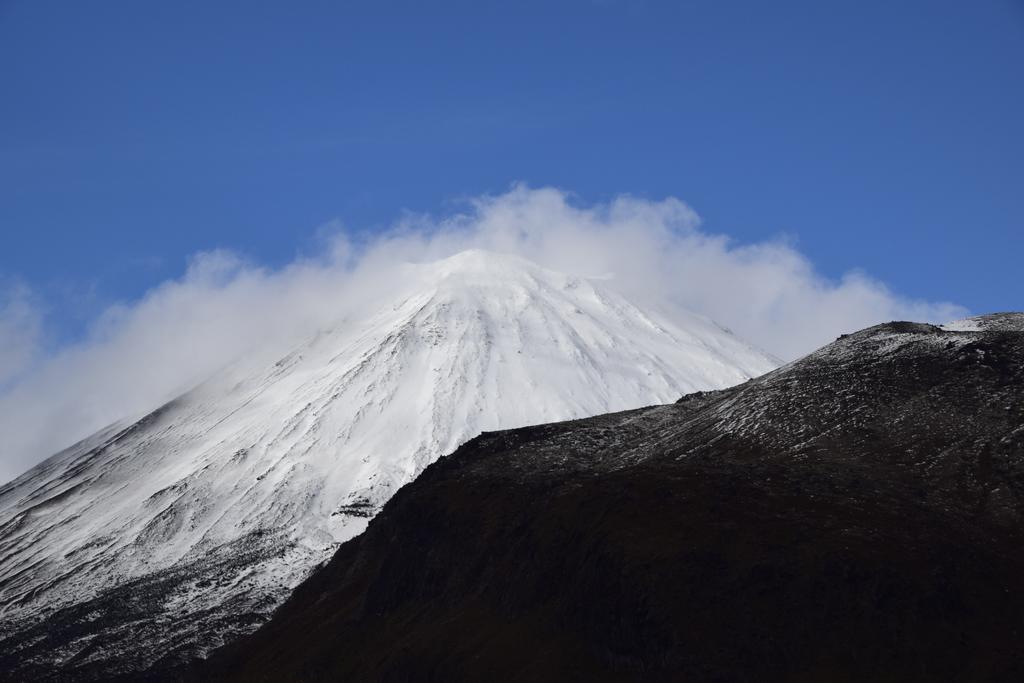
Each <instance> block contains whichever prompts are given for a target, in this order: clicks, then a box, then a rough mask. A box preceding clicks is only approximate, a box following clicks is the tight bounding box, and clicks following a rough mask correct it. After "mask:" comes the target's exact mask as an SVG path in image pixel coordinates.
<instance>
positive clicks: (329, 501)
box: [0, 251, 776, 672]
mask: <svg viewBox="0 0 1024 683" xmlns="http://www.w3.org/2000/svg"><path fill="white" fill-rule="evenodd" d="M403 281H406V282H408V286H407V287H404V294H402V295H401V296H399V297H397V298H396V299H395V300H394V301H393V302H392V303H391V305H388V306H385V307H382V308H381V309H380V310H379V311H378V312H376V313H375V314H373V315H370V316H367V317H366V318H364V319H360V320H346V321H343V322H342V323H340V324H338V325H337V326H336V327H335V328H334V329H331V330H329V331H326V332H323V333H321V334H319V335H318V336H317V337H316V338H314V339H311V340H310V341H309V342H308V343H307V344H305V345H303V346H302V347H300V348H298V349H296V350H295V351H294V352H292V353H290V354H289V355H287V356H285V357H284V358H281V359H280V360H279V361H277V362H276V363H274V364H273V365H271V366H270V367H267V368H264V369H262V370H261V371H259V372H255V373H252V372H248V371H247V370H245V368H244V366H241V365H239V366H236V367H234V368H231V369H228V370H225V371H224V372H223V373H221V374H220V375H219V376H217V377H215V378H213V379H211V380H210V381H208V382H206V383H205V384H204V385H202V386H200V387H198V388H197V389H195V390H194V391H191V392H189V393H188V394H186V395H184V396H182V397H180V398H178V399H176V400H174V401H172V402H171V403H169V404H167V405H166V406H164V407H162V408H160V409H159V410H157V411H155V412H154V413H152V414H150V415H149V416H147V417H145V418H143V419H142V420H140V421H138V422H136V423H135V424H132V425H130V426H115V427H111V428H108V429H107V430H104V431H101V432H100V433H98V434H96V435H94V436H92V437H90V438H88V439H86V440H85V441H83V442H81V443H80V444H78V445H76V446H74V447H72V448H69V449H67V450H65V451H63V452H61V453H59V454H57V455H55V456H54V457H52V458H50V459H49V460H47V461H46V462H44V463H42V464H40V465H39V466H37V467H36V468H34V469H33V470H31V471H29V472H28V473H26V474H25V475H23V476H21V477H20V478H18V479H17V480H15V481H13V482H11V483H10V484H7V485H6V486H4V487H2V488H0V621H2V622H3V624H4V626H2V627H0V647H7V648H8V649H10V648H16V649H17V648H22V652H23V656H24V657H26V658H38V659H40V662H41V663H42V664H47V665H50V664H56V665H61V666H65V667H69V668H70V667H79V668H81V667H86V668H88V667H92V668H93V669H95V670H96V671H107V672H109V670H107V669H103V667H104V666H107V665H108V663H110V662H117V663H116V666H115V665H114V664H111V665H110V666H115V668H117V669H118V670H122V669H124V668H125V667H127V668H128V670H130V669H131V668H133V667H142V666H145V665H147V664H148V663H149V662H151V661H153V660H154V659H156V658H158V657H160V656H162V655H165V654H167V653H176V654H182V655H187V654H194V653H197V652H199V653H201V652H204V651H206V650H208V649H209V648H211V647H213V646H216V645H218V644H219V643H217V642H192V641H191V640H190V637H189V633H190V632H191V631H190V628H189V625H190V624H193V625H194V624H195V622H196V621H197V620H216V622H217V624H218V627H217V628H215V629H207V632H209V631H210V630H213V631H220V632H221V633H222V634H224V637H225V638H227V637H230V636H231V635H232V634H235V633H238V632H243V631H248V630H251V629H252V628H254V627H255V626H256V625H257V624H258V623H259V622H260V621H262V620H263V619H264V618H265V617H266V615H267V614H268V613H269V612H270V611H271V610H272V609H273V608H274V607H275V606H276V605H277V604H279V603H280V601H281V600H282V599H283V598H284V597H285V596H286V595H287V593H288V591H289V590H290V589H291V588H292V587H293V586H295V585H296V584H297V583H298V582H299V581H301V580H302V578H303V577H304V576H305V575H306V574H307V573H308V572H309V571H310V569H311V568H312V567H314V566H315V565H316V564H318V563H320V562H322V561H323V560H325V559H326V558H328V557H329V556H330V555H331V553H332V552H333V550H334V549H335V548H336V547H337V546H338V544H340V543H341V542H343V541H345V540H347V539H349V538H351V537H353V536H354V535H356V534H358V533H360V532H361V531H362V530H363V529H364V528H365V527H366V524H367V522H368V519H369V518H370V517H372V516H373V515H374V514H375V512H376V511H377V510H378V509H379V508H380V506H381V505H382V504H383V503H384V502H385V501H386V500H387V499H388V498H389V497H390V496H391V495H392V494H393V493H394V491H395V490H396V489H397V488H398V487H400V486H402V485H403V484H405V483H408V482H409V481H411V480H412V479H413V478H414V477H415V476H416V475H417V474H418V473H419V472H420V471H422V469H423V468H424V467H426V466H427V465H428V464H429V463H430V462H432V461H433V460H435V459H436V458H437V457H439V456H440V455H442V454H444V453H447V452H450V451H452V450H454V449H455V448H456V447H457V446H458V445H460V444H461V443H463V442H465V441H466V440H468V439H469V438H471V437H473V436H475V435H477V434H479V433H480V432H481V431H487V430H494V429H502V428H509V427H517V426H523V425H527V424H533V423H539V422H550V421H555V420H563V419H569V418H576V417H583V416H588V415H595V414H598V413H605V412H609V411H615V410H622V409H626V408H635V407H639V406H642V405H646V404H651V403H658V402H668V401H673V400H675V399H677V398H678V397H679V396H680V395H682V394H685V393H688V392H691V391H695V390H702V389H711V388H722V387H725V386H729V385H732V384H736V383H739V382H742V381H744V380H746V379H748V378H750V377H753V376H756V375H759V374H761V373H764V372H766V371H767V370H770V369H771V368H772V367H774V366H775V365H776V363H775V362H774V361H773V360H772V359H771V358H769V357H767V356H765V355H764V354H763V353H761V352H759V351H757V350H755V349H753V348H751V347H749V346H748V345H746V344H744V343H742V342H741V341H739V340H737V339H735V338H734V337H733V336H732V335H731V334H729V333H728V332H727V331H725V330H724V329H722V328H721V327H719V326H717V325H715V324H714V323H712V322H710V321H708V320H706V319H704V318H701V317H699V316H695V315H688V314H679V315H676V316H673V320H668V319H666V318H665V317H662V316H659V315H656V314H654V313H651V312H645V311H643V310H641V309H640V308H638V307H637V306H634V305H632V304H631V303H629V302H628V301H626V300H625V299H623V298H622V297H620V296H618V295H616V294H614V293H612V292H610V291H607V290H606V289H604V288H602V287H601V285H600V283H591V282H589V281H587V280H584V279H580V278H577V277H573V276H568V275H564V274H560V273H555V272H552V271H549V270H545V269H543V268H540V267H539V266H536V265H534V264H531V263H529V262H527V261H523V260H521V259H518V258H515V257H509V256H499V255H495V254H491V253H487V252H480V251H470V252H463V253H461V254H458V255H456V256H453V257H451V258H448V259H445V260H443V261H439V262H436V263H432V264H426V265H415V266H413V265H410V266H409V267H408V268H407V270H406V271H405V272H404V276H403ZM126 587H128V588H126ZM129 588H130V590H129ZM140 596H142V597H140ZM115 598H116V599H115ZM133 601H134V602H133ZM126 605H127V607H126ZM133 605H134V607H133ZM119 610H120V611H119ZM124 610H128V611H127V612H124ZM132 610H134V611H132ZM69 623H74V624H76V628H77V629H78V630H76V631H75V634H76V635H75V637H69V638H68V639H65V640H64V641H62V643H61V645H60V646H59V647H57V646H56V645H53V646H52V647H50V648H40V647H36V646H33V645H32V643H36V644H38V642H40V641H39V638H44V635H42V634H46V636H45V637H52V634H53V633H54V632H55V629H59V628H63V627H64V626H65V625H66V624H69ZM37 636H38V637H37ZM5 639H6V643H5ZM129 650H130V651H131V652H132V662H131V663H127V664H126V663H125V661H123V655H124V653H125V652H126V651H129ZM119 657H121V658H122V660H121V661H119V660H118V658H119ZM43 660H46V661H43ZM83 670H84V669H83ZM111 670H112V669H111Z"/></svg>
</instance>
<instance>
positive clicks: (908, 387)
mask: <svg viewBox="0 0 1024 683" xmlns="http://www.w3.org/2000/svg"><path fill="white" fill-rule="evenodd" d="M1022 513H1024V315H1022V314H998V315H993V316H983V317H980V318H976V319H972V320H969V321H966V322H962V323H960V324H958V325H951V326H949V327H948V329H943V328H940V327H935V326H931V325H922V324H914V323H891V324H886V325H880V326H876V327H873V328H870V329H867V330H864V331H861V332H858V333H856V334H853V335H849V336H845V337H843V338H840V339H839V340H837V341H836V342H835V343H833V344H831V345H829V346H827V347H825V348H824V349H822V350H820V351H818V352H816V353H814V354H811V355H810V356H808V357H806V358H804V359H802V360H800V361H797V362H795V363H791V364H789V365H787V366H785V367H783V368H780V369H779V370H777V371H775V372H772V373H770V374H768V375H765V376H763V377H761V378H758V379H755V380H751V381H749V382H747V383H746V384H743V385H741V386H738V387H735V388H732V389H726V390H722V391H717V392H707V393H700V394H691V395H689V396H686V397H684V398H683V399H682V400H681V401H680V402H678V403H676V404H674V405H666V406H657V407H651V408H645V409H640V410H633V411H628V412H623V413H615V414H609V415H604V416H600V417H596V418H591V419H586V420H578V421H573V422H564V423H558V424H551V425H544V426H539V427H530V428H525V429H517V430H511V431H506V432H494V433H487V434H484V435H482V436H480V437H478V438H476V439H474V440H472V441H471V442H469V443H467V444H465V445H464V446H462V447H461V448H459V449H458V450H457V451H456V452H455V453H454V454H453V455H451V456H449V457H447V458H444V459H442V460H441V461H439V462H437V463H436V464H434V465H431V466H430V467H429V468H427V470H426V471H425V472H424V473H423V474H422V475H421V476H420V478H419V479H417V480H416V481H415V482H414V483H412V484H410V485H409V486H407V487H405V488H403V489H402V490H401V491H399V492H398V494H397V495H396V496H395V497H394V498H393V499H392V500H391V501H390V502H389V503H388V504H387V505H386V506H385V507H384V509H383V511H382V512H381V513H380V515H379V516H378V517H377V518H376V519H374V520H373V522H372V523H371V524H370V526H369V528H368V530H367V531H366V532H365V533H364V534H363V535H362V536H360V537H358V538H356V539H354V540H352V541H350V542H348V543H345V544H344V545H342V546H341V548H340V549H339V550H338V552H337V553H336V554H335V555H334V557H333V559H331V560H330V562H329V563H327V564H326V565H325V566H323V567H322V568H321V569H319V570H318V571H316V572H315V573H314V574H313V575H312V576H311V577H310V578H309V579H308V580H307V581H306V582H304V583H303V584H302V585H300V586H299V588H298V589H297V590H296V591H295V593H294V594H293V595H292V596H291V598H290V599H289V600H288V601H287V602H286V603H285V604H284V605H282V607H281V608H280V609H279V610H278V611H277V612H276V613H275V614H274V616H273V618H272V619H271V620H270V622H269V623H267V624H266V625H265V626H263V627H262V628H261V629H259V630H258V631H257V632H256V633H254V634H253V635H251V636H249V637H247V638H245V639H243V640H241V641H239V642H237V643H235V644H233V645H229V646H227V647H226V648H223V649H221V650H219V651H218V652H216V653H215V655H214V657H212V658H211V660H209V661H207V662H204V663H202V664H201V665H198V666H197V667H196V668H195V670H193V671H191V672H188V675H189V676H196V677H200V678H217V679H230V680H239V681H242V680H245V681H249V680H300V681H319V680H395V681H404V680H438V681H441V680H445V681H450V680H495V679H499V680H513V679H514V680H561V679H565V678H569V679H577V680H584V679H585V680H602V679H604V680H667V679H672V680H740V681H742V680H751V681H753V680H794V681H797V680H806V681H815V680H850V681H853V680H865V679H870V680H938V679H941V680H968V679H969V680H1024V661H1022V659H1021V657H1020V652H1021V649H1022V645H1024V640H1022V639H1024V544H1022V541H1024V538H1022V536H1024V534H1022V529H1024V527H1022V524H1021V521H1022ZM152 673H154V674H157V673H164V674H170V675H177V674H178V673H180V672H175V671H164V672H160V671H153V672H152Z"/></svg>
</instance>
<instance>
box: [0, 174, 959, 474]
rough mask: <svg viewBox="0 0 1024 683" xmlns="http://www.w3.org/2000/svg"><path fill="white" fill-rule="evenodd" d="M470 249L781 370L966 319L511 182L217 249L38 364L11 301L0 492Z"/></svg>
mask: <svg viewBox="0 0 1024 683" xmlns="http://www.w3.org/2000/svg"><path fill="white" fill-rule="evenodd" d="M470 248H478V249H486V250H491V251H497V252H502V253H511V254H515V255H518V256H522V257H524V258H527V259H529V260H532V261H535V262H537V263H539V264H540V265H543V266H546V267H549V268H552V269H555V270H560V271H565V272H569V273H573V274H576V275H580V276H585V277H600V278H602V279H604V280H606V284H608V285H610V286H612V287H615V288H617V289H619V290H620V291H621V292H622V293H623V294H625V295H627V296H630V297H632V298H634V299H635V300H638V301H640V302H642V303H645V304H647V305H650V306H656V307H660V308H663V309H671V308H672V307H676V306H681V307H685V308H688V309H690V310H692V311H695V312H697V313H701V314H704V315H706V316H708V317H710V318H712V319H714V320H716V321H717V322H719V323H721V324H722V325H725V326H727V327H729V328H730V329H732V330H733V331H734V332H735V333H736V334H737V335H739V336H740V337H742V338H744V339H746V340H747V341H749V342H751V343H753V344H755V345H758V346H760V347H761V348H763V349H765V350H767V351H769V352H771V353H773V354H775V355H777V356H779V357H780V358H783V359H787V360H788V359H792V358H795V357H797V356H799V355H801V354H803V353H806V352H808V351H811V350H813V349H814V348H816V347H818V346H820V345H821V344H823V343H826V342H828V341H829V340H831V339H832V338H834V337H835V336H837V335H838V334H840V333H843V332H849V331H852V330H855V329H859V328H861V327H865V326H867V325H870V324H874V323H877V322H881V321H886V320H893V319H913V320H932V321H938V320H949V319H953V318H956V317H960V316H962V315H964V314H965V313H966V311H964V310H963V309H962V308H960V307H957V306H954V305H952V304H947V303H932V302H925V301H913V300H908V299H906V298H903V297H900V296H898V295H896V294H894V293H893V292H891V291H890V290H889V289H888V288H887V287H886V286H885V285H884V284H882V283H880V282H878V281H876V280H873V279H871V278H870V277H869V276H867V275H865V274H863V273H850V274H848V275H846V276H844V277H843V278H842V279H840V280H839V281H832V280H829V279H827V278H825V277H823V276H821V275H820V274H819V273H817V272H816V270H815V268H814V266H813V264H812V263H810V261H808V259H807V258H806V257H804V256H803V255H802V254H800V253H799V252H798V251H797V250H795V249H794V248H793V247H792V246H790V245H787V244H786V243H784V242H765V243H758V244H735V243H733V242H732V241H731V240H730V239H729V238H728V237H727V236H724V235H716V234H711V233H708V232H705V231H703V230H702V229H701V226H700V220H699V218H698V216H697V214H696V213H695V212H694V211H693V210H692V209H691V208H690V207H688V206H687V205H686V204H685V203H683V202H681V201H679V200H677V199H672V198H669V199H665V200H661V201H649V200H645V199H638V198H634V197H628V196H624V197H619V198H617V199H615V200H613V201H611V202H608V203H603V204H594V205H580V204H579V203H577V202H574V201H572V198H571V197H570V196H569V195H568V194H566V193H565V192H562V191H560V190H557V189H552V188H539V189H533V188H528V187H526V186H515V187H513V188H512V189H511V190H510V191H509V192H507V193H504V194H500V195H493V196H484V197H478V198H474V199H471V200H468V201H467V203H466V204H465V208H464V209H463V210H462V211H459V212H456V213H452V214H449V215H446V216H442V217H435V216H424V215H406V216H405V217H403V218H402V219H401V220H399V221H398V222H397V223H396V224H395V225H394V226H393V227H392V228H390V229H389V230H387V231H384V232H381V233H375V234H372V235H365V234H364V235H360V234H352V233H348V232H345V231H342V230H340V229H334V230H328V231H327V233H326V236H325V238H324V240H323V248H322V249H321V250H320V252H319V253H316V254H313V255H310V256H306V257H303V258H299V259H296V260H295V261H293V262H292V263H290V264H288V265H287V266H285V267H282V268H278V269H271V268H266V267H263V266H261V265H259V264H255V263H252V262H249V261H247V260H245V259H244V258H243V257H241V256H239V255H237V254H234V253H231V252H227V251H215V252H204V253H201V254H198V255H196V256H194V257H193V258H192V259H191V260H190V262H189V264H188V267H187V268H186V270H185V272H184V273H183V275H182V276H181V277H180V278H177V279H175V280H171V281H168V282H164V283H162V284H160V285H159V286H157V287H155V288H153V289H152V290H150V291H149V292H147V293H146V294H145V295H144V296H143V297H141V298H140V299H139V300H137V301H134V302H130V303H123V304H118V305H114V306H111V307H110V308H109V309H108V310H106V311H105V312H104V313H103V315H102V316H100V318H99V319H98V320H96V321H94V323H93V325H92V326H91V329H90V332H89V333H88V334H87V335H86V337H85V339H83V340H81V341H80V342H77V343H75V344H72V345H69V346H66V347H64V348H60V349H57V350H55V351H51V352H49V353H47V354H43V352H42V348H43V346H42V342H43V340H42V333H41V330H42V321H43V314H42V312H41V308H40V307H39V305H38V303H37V302H35V301H34V300H33V298H32V296H31V293H30V292H28V291H27V290H26V289H24V288H19V289H11V290H9V291H8V292H7V294H6V295H0V430H2V432H3V433H4V434H5V444H4V446H3V447H2V448H3V450H2V451H0V482H2V481H5V480H7V479H10V478H13V477H14V476H16V475H17V474H19V473H20V472H22V471H24V470H25V469H26V468H28V467H30V466H31V465H32V464H34V463H36V462H38V461H40V460H41V459H43V458H44V457H46V456H48V455H50V454H52V453H54V452H56V451H57V450H59V449H60V448H63V447H66V446H68V445H70V444H71V443H72V442H74V441H75V440H77V439H80V438H83V437H84V436H86V435H88V434H90V433H92V432H93V431H95V430H97V429H100V428H102V427H104V426H106V425H107V424H110V423H112V422H114V421H117V420H122V419H128V418H131V417H137V416H140V415H141V414H144V413H145V412H148V411H149V410H151V409H153V408H155V407H157V406H158V405H159V404H160V403H162V402H163V401H166V400H168V399H170V398H172V397H173V396H175V395H177V394H178V393H180V392H182V391H184V390H186V389H188V388H189V387H191V386H193V385H194V384H196V383H197V382H200V381H202V380H203V379H205V378H206V377H208V376H210V375H211V374H212V373H214V372H216V371H217V370H218V368H221V367H223V366H224V365H225V364H227V363H229V362H231V361H232V360H233V359H235V358H238V357H240V356H247V357H248V358H250V359H251V360H252V362H261V361H263V360H271V359H272V358H273V357H274V355H275V354H277V353H281V352H283V351H284V350H286V349H287V348H289V346H291V345H295V344H298V343H300V342H301V341H302V340H303V339H304V338H306V337H308V336H309V335H310V334H313V333H315V332H316V331H317V330H319V329H323V328H325V327H328V326H330V325H332V324H337V322H338V321H339V320H341V319H343V318H344V317H345V316H346V315H349V314H353V313H356V312H357V311H358V310H359V309H362V308H366V307H370V308H372V306H373V305H374V301H379V300H381V299H382V298H386V296H387V291H388V288H389V287H390V286H391V285H393V284H394V283H395V280H396V278H400V277H401V275H400V271H399V268H400V266H401V265H402V264H403V263H407V262H410V261H411V262H424V261H432V260H435V259H439V258H444V257H447V256H450V255H452V254H455V253H458V252H459V251H463V250H465V249H470Z"/></svg>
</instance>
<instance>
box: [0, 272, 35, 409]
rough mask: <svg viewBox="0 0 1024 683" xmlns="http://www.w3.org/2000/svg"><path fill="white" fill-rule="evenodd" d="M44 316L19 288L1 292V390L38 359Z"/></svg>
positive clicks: (14, 287)
mask: <svg viewBox="0 0 1024 683" xmlns="http://www.w3.org/2000/svg"><path fill="white" fill-rule="evenodd" d="M42 327H43V316H42V313H41V311H40V308H39V306H38V304H37V303H36V302H35V301H33V297H32V295H31V292H30V291H29V289H28V288H27V287H26V286H24V285H21V284H15V285H10V286H8V287H7V288H6V289H5V290H4V291H0V389H2V388H3V387H4V385H5V384H8V383H10V382H12V381H13V380H14V379H15V378H17V377H18V376H19V375H21V374H22V373H24V372H25V371H27V370H28V368H29V367H30V366H31V365H32V363H33V361H34V360H35V359H36V357H37V356H38V355H39V352H40V343H41V341H42Z"/></svg>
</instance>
